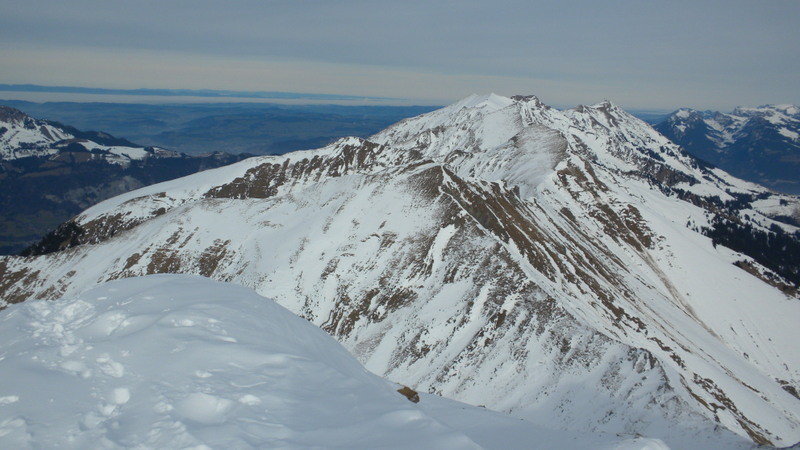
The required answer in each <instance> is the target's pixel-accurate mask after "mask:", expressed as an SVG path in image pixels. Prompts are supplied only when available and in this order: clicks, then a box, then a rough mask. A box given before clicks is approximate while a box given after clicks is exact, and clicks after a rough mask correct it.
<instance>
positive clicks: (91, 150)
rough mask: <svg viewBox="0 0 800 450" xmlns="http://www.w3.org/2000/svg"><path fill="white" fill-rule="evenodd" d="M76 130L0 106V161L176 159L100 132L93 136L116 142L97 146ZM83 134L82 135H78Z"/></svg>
mask: <svg viewBox="0 0 800 450" xmlns="http://www.w3.org/2000/svg"><path fill="white" fill-rule="evenodd" d="M76 132H77V130H74V129H71V128H70V127H64V126H61V125H60V124H57V123H54V122H50V121H47V120H42V119H35V118H33V117H30V116H28V115H27V114H25V113H23V112H22V111H19V110H17V109H14V108H10V107H7V106H0V160H15V159H19V158H26V157H30V156H54V155H58V154H63V153H70V152H72V153H74V152H78V153H85V154H86V155H85V158H89V159H104V160H106V161H108V162H110V163H113V164H119V165H126V164H129V163H130V161H133V160H142V159H145V158H147V157H160V158H164V157H178V156H180V154H179V153H176V152H171V151H169V150H165V149H161V148H157V147H150V148H144V147H137V146H135V145H134V144H130V143H127V144H125V143H124V141H123V140H120V139H115V138H113V137H112V136H109V135H105V134H103V133H94V134H95V135H96V137H99V138H100V140H104V139H109V140H110V141H120V142H119V143H120V144H124V145H114V144H115V143H111V142H110V141H109V143H106V144H104V143H98V142H95V141H94V140H92V139H89V138H86V137H78V136H75V134H76ZM78 134H86V133H78Z"/></svg>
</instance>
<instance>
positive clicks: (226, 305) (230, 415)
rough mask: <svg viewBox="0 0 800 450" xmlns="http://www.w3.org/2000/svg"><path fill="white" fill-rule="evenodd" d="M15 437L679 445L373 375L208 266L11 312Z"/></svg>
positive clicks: (3, 425) (10, 432)
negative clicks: (564, 426) (418, 396)
mask: <svg viewBox="0 0 800 450" xmlns="http://www.w3.org/2000/svg"><path fill="white" fill-rule="evenodd" d="M0 342H3V347H2V356H0V378H1V379H2V380H3V383H2V385H0V447H2V448H8V449H11V448H14V449H24V448H55V447H59V448H76V449H85V448H348V449H356V448H365V449H373V448H459V449H460V448H464V449H467V448H497V449H507V448H520V449H521V448H567V447H570V448H580V447H583V448H586V447H594V448H624V449H634V448H637V449H638V448H641V449H645V448H647V449H650V448H658V449H661V448H666V447H665V445H664V443H663V442H661V441H659V440H657V439H647V438H643V437H618V436H614V435H602V434H587V433H566V432H559V431H553V430H547V429H542V428H540V427H536V426H534V425H532V424H530V423H526V422H524V421H520V420H518V419H512V418H510V417H508V416H505V415H503V414H499V413H495V412H492V411H488V410H486V409H483V408H477V407H473V406H468V405H465V404H461V403H457V402H453V401H448V400H444V399H440V398H438V397H436V396H432V395H423V396H422V400H421V401H420V403H418V404H414V403H411V402H409V401H408V400H407V399H406V398H405V397H403V396H402V395H400V394H399V393H398V392H396V389H397V386H396V385H394V384H393V383H389V382H387V381H384V380H383V379H381V378H379V377H377V376H375V375H373V374H371V373H369V372H367V371H366V370H365V369H364V368H363V367H362V366H361V365H360V364H359V363H358V362H357V361H356V360H355V359H354V358H353V357H352V356H351V355H350V354H349V353H348V352H347V351H346V350H345V349H344V348H342V347H341V345H339V344H338V343H337V342H336V341H334V340H333V339H332V338H331V337H330V336H328V335H327V334H325V333H324V332H322V331H321V330H319V329H318V328H317V327H314V326H313V325H311V324H309V323H308V322H306V321H305V320H303V319H300V318H298V317H296V316H295V315H294V314H292V313H290V312H289V311H287V310H285V309H283V308H282V307H280V306H278V305H277V304H276V303H274V302H273V301H271V300H268V299H266V298H263V297H260V296H258V295H256V294H255V293H254V292H252V291H250V290H248V289H245V288H242V287H239V286H234V285H229V284H224V283H219V282H214V281H210V280H208V279H204V278H201V277H196V276H180V275H154V276H148V277H144V278H131V279H127V280H122V281H116V282H112V283H109V284H106V285H103V286H100V287H97V288H94V289H91V290H89V291H87V292H84V293H82V294H81V295H79V296H76V297H73V298H67V299H60V300H56V301H49V302H45V301H31V302H26V303H24V304H20V305H15V306H13V307H11V308H9V309H8V310H7V311H5V312H4V313H3V315H2V316H0Z"/></svg>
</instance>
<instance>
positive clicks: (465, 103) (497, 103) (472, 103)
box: [453, 93, 514, 111]
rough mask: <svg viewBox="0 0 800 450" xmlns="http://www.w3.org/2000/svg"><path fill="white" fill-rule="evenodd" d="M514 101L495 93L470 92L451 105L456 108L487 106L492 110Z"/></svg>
mask: <svg viewBox="0 0 800 450" xmlns="http://www.w3.org/2000/svg"><path fill="white" fill-rule="evenodd" d="M513 103H514V101H513V100H511V99H510V98H508V97H503V96H502V95H497V94H495V93H491V94H484V95H478V94H472V95H470V96H469V97H466V98H464V99H462V100H461V101H459V102H457V103H456V104H455V105H453V106H454V107H455V108H457V109H462V108H488V109H490V110H492V111H494V110H498V109H502V108H505V107H506V106H509V105H511V104H513Z"/></svg>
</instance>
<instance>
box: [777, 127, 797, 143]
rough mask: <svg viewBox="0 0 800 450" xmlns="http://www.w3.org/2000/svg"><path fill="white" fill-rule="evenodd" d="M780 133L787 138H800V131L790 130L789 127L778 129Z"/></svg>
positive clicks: (794, 139)
mask: <svg viewBox="0 0 800 450" xmlns="http://www.w3.org/2000/svg"><path fill="white" fill-rule="evenodd" d="M778 133H780V134H781V135H782V136H786V137H787V138H789V139H791V140H793V141H796V140H797V139H798V138H800V133H797V132H796V131H792V130H789V129H788V128H780V129H778Z"/></svg>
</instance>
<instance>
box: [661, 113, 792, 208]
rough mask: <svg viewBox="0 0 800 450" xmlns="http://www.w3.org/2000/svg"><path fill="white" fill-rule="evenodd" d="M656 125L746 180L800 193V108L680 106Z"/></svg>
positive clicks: (679, 142)
mask: <svg viewBox="0 0 800 450" xmlns="http://www.w3.org/2000/svg"><path fill="white" fill-rule="evenodd" d="M655 128H656V129H657V130H658V131H659V132H661V133H662V134H663V135H664V136H666V137H668V138H669V139H671V140H672V141H673V142H675V143H676V144H678V145H680V146H682V147H684V148H685V149H686V150H687V151H689V152H690V153H692V154H693V155H695V156H697V157H699V158H701V159H703V160H706V161H708V162H710V163H712V164H715V165H717V166H719V167H721V168H723V169H725V170H726V171H729V172H731V173H732V174H734V175H736V176H739V177H742V178H744V179H747V180H750V181H754V182H757V183H760V184H764V185H766V186H768V187H771V188H774V189H778V190H783V191H785V192H789V193H800V108H798V107H797V106H795V105H766V106H759V107H738V108H736V109H734V110H733V112H731V113H722V112H719V111H695V110H692V109H687V108H683V109H679V110H677V111H675V112H674V113H673V114H672V115H670V116H669V117H667V119H665V120H664V121H663V122H661V123H659V124H657V125H656V126H655Z"/></svg>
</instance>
